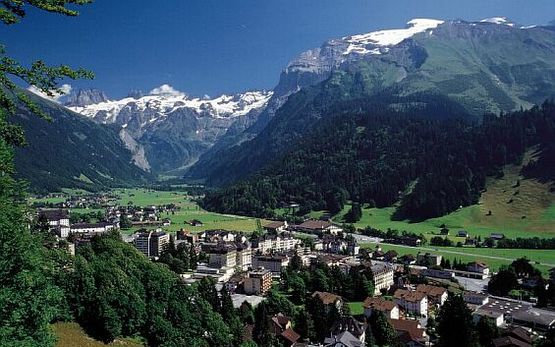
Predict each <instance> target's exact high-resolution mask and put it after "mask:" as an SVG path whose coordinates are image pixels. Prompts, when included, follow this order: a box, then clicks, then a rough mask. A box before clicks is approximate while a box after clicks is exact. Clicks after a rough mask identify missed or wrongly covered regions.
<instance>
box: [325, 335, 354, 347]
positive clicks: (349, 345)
mask: <svg viewBox="0 0 555 347" xmlns="http://www.w3.org/2000/svg"><path fill="white" fill-rule="evenodd" d="M324 347H364V343H362V342H360V340H359V339H357V338H356V337H355V336H354V335H353V334H351V333H350V332H348V331H344V332H342V333H340V334H339V335H333V336H331V337H326V339H325V340H324Z"/></svg>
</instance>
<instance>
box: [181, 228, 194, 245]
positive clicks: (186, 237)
mask: <svg viewBox="0 0 555 347" xmlns="http://www.w3.org/2000/svg"><path fill="white" fill-rule="evenodd" d="M176 234H177V237H176V240H178V241H186V242H188V243H190V244H191V245H196V244H197V243H198V242H199V239H200V238H199V234H193V233H190V232H188V231H187V230H185V229H181V230H178V231H177V233H176Z"/></svg>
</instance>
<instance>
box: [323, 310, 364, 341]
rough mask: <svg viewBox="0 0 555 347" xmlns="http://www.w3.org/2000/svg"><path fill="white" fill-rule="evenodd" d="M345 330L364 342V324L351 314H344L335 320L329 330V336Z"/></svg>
mask: <svg viewBox="0 0 555 347" xmlns="http://www.w3.org/2000/svg"><path fill="white" fill-rule="evenodd" d="M345 331H348V332H350V333H351V334H352V335H353V336H354V337H356V338H357V339H358V340H359V341H360V342H362V343H364V342H365V339H366V324H364V323H361V322H359V321H357V320H356V319H354V318H353V317H352V316H346V317H343V318H340V319H338V320H336V321H335V322H334V323H333V325H332V327H331V330H330V332H331V336H337V335H339V334H341V333H343V332H345Z"/></svg>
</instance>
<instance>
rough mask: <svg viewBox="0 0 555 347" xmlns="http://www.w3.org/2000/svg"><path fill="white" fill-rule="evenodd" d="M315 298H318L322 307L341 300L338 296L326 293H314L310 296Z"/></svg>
mask: <svg viewBox="0 0 555 347" xmlns="http://www.w3.org/2000/svg"><path fill="white" fill-rule="evenodd" d="M315 296H318V298H319V299H320V301H322V303H323V304H324V305H330V304H334V303H335V302H336V301H338V300H341V299H342V298H341V297H340V296H339V295H336V294H333V293H328V292H314V294H312V297H315Z"/></svg>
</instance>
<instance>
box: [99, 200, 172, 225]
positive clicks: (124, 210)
mask: <svg viewBox="0 0 555 347" xmlns="http://www.w3.org/2000/svg"><path fill="white" fill-rule="evenodd" d="M177 208H178V207H177V206H176V205H174V204H168V205H159V206H156V205H150V206H145V207H140V206H109V207H107V208H106V218H107V220H117V221H120V220H121V218H122V217H124V218H125V219H127V220H129V221H130V222H131V225H133V226H139V227H140V226H145V227H148V226H169V225H170V224H171V221H170V219H169V218H162V215H163V213H164V212H165V213H167V214H169V213H175V211H176V210H177Z"/></svg>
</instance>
